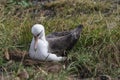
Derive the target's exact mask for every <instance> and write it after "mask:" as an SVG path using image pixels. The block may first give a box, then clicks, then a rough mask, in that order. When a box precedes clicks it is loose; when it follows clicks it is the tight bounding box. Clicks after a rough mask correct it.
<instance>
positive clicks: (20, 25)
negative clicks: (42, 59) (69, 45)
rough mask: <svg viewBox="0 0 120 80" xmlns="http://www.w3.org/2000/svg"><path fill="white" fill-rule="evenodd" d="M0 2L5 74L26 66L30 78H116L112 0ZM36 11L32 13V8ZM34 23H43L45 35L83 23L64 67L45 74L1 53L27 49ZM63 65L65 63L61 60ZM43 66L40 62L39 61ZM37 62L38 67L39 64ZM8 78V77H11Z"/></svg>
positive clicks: (119, 56)
mask: <svg viewBox="0 0 120 80" xmlns="http://www.w3.org/2000/svg"><path fill="white" fill-rule="evenodd" d="M5 4H7V6H4V5H2V4H1V5H0V15H1V16H0V65H1V67H4V68H5V69H6V71H4V75H6V76H7V75H8V74H9V73H10V72H12V73H13V77H12V79H15V78H16V77H17V74H18V73H19V71H21V70H23V69H26V70H27V72H28V73H29V76H30V77H29V80H36V79H37V78H39V77H40V78H41V79H42V78H45V79H46V80H53V79H57V80H66V79H69V78H70V76H71V75H74V76H78V77H80V78H90V77H98V76H99V75H110V76H111V77H118V76H119V73H120V37H119V36H120V28H119V27H120V23H119V22H120V19H119V17H120V5H119V4H118V3H115V2H114V1H112V0H111V1H108V0H105V1H99V0H98V1H96V0H95V1H93V0H76V1H74V0H68V1H66V0H61V1H58V0H56V1H52V2H45V3H44V4H42V5H38V7H35V6H30V7H22V6H21V5H15V4H12V3H11V4H8V3H5ZM34 10H36V11H37V13H36V14H34V13H33V11H34ZM35 23H41V24H43V25H44V26H45V29H46V34H49V33H51V32H54V31H64V30H69V29H72V28H75V26H77V25H78V24H83V25H84V29H83V31H82V34H81V37H80V39H79V41H78V43H77V44H76V45H75V47H74V49H73V50H72V51H70V54H69V55H68V58H69V61H68V63H67V66H66V69H65V70H64V69H62V70H61V71H60V72H58V74H53V73H49V74H47V75H46V74H44V72H42V71H41V70H39V68H36V66H34V65H33V66H29V67H26V66H24V65H23V64H22V63H21V64H20V62H16V61H14V62H12V65H11V66H9V67H7V65H8V62H9V61H6V60H5V59H4V58H3V56H4V53H5V52H6V50H7V51H8V53H9V51H10V50H15V49H19V50H21V51H28V49H29V44H30V41H31V38H32V34H31V27H32V25H33V24H35ZM62 64H64V63H62ZM41 65H42V66H44V65H43V64H41ZM41 65H38V66H39V67H42V66H41ZM12 79H11V80H12Z"/></svg>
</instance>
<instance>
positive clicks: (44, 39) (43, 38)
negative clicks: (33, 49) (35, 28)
mask: <svg viewBox="0 0 120 80" xmlns="http://www.w3.org/2000/svg"><path fill="white" fill-rule="evenodd" d="M40 39H41V40H43V41H46V37H45V32H44V31H43V36H42V37H41V38H40Z"/></svg>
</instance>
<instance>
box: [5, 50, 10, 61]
mask: <svg viewBox="0 0 120 80" xmlns="http://www.w3.org/2000/svg"><path fill="white" fill-rule="evenodd" d="M4 57H5V59H6V60H10V55H9V53H8V49H5V53H4Z"/></svg>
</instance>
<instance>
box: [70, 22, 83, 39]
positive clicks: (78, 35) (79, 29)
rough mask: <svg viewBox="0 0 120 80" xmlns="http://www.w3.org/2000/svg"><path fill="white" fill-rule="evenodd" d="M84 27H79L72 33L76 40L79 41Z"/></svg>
mask: <svg viewBox="0 0 120 80" xmlns="http://www.w3.org/2000/svg"><path fill="white" fill-rule="evenodd" d="M82 28H83V25H82V24H80V25H78V26H77V27H76V28H75V29H73V30H72V31H71V33H72V35H73V36H74V38H75V39H78V38H79V37H80V33H81V32H82Z"/></svg>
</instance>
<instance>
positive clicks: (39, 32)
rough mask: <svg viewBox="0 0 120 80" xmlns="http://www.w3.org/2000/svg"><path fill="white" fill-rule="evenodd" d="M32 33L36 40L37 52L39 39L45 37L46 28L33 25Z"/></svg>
mask: <svg viewBox="0 0 120 80" xmlns="http://www.w3.org/2000/svg"><path fill="white" fill-rule="evenodd" d="M31 32H32V34H33V36H34V39H35V43H34V50H35V51H36V49H37V44H38V39H40V38H42V37H43V36H44V26H43V25H41V24H35V25H33V27H32V29H31Z"/></svg>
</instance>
